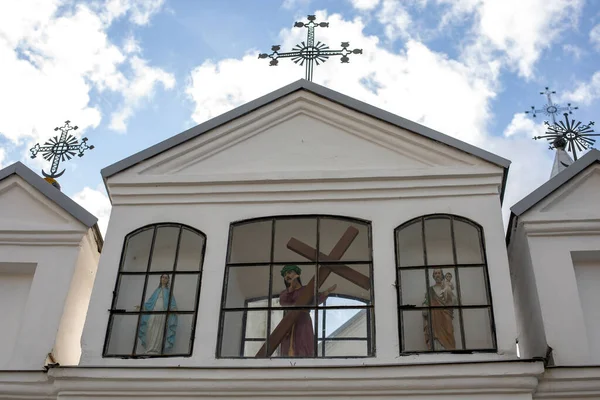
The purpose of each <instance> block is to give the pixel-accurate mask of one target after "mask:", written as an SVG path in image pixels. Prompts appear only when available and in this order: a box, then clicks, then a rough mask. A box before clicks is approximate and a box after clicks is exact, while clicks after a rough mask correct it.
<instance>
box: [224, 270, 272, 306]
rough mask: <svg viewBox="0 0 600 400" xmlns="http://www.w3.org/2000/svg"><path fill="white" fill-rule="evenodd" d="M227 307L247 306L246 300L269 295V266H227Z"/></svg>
mask: <svg viewBox="0 0 600 400" xmlns="http://www.w3.org/2000/svg"><path fill="white" fill-rule="evenodd" d="M226 290H227V293H226V296H225V307H227V308H241V307H246V302H248V301H254V300H256V299H262V298H268V297H269V266H268V265H261V266H240V267H228V268H227V289H226Z"/></svg>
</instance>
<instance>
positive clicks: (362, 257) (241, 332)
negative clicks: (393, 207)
mask: <svg viewBox="0 0 600 400" xmlns="http://www.w3.org/2000/svg"><path fill="white" fill-rule="evenodd" d="M372 268H373V266H372V252H371V227H370V224H369V223H368V222H365V221H361V220H356V219H349V218H342V217H332V216H293V217H292V216H287V217H275V218H263V219H257V220H250V221H242V222H239V223H234V224H232V226H231V230H230V237H229V249H228V254H227V265H226V268H225V284H224V288H223V298H222V307H221V318H220V328H219V343H218V350H217V354H218V356H219V357H242V358H254V357H367V356H372V355H374V348H375V345H374V334H373V330H374V320H373V319H374V315H373V290H372Z"/></svg>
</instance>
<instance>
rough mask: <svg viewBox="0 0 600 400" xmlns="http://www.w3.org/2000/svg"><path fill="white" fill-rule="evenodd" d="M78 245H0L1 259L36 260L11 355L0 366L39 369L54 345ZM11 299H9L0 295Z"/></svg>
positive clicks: (7, 260) (30, 261) (17, 261)
mask: <svg viewBox="0 0 600 400" xmlns="http://www.w3.org/2000/svg"><path fill="white" fill-rule="evenodd" d="M78 250H79V248H78V247H77V246H73V247H70V246H39V247H34V246H19V245H0V260H2V262H6V263H28V264H36V265H37V267H36V269H35V274H34V275H33V279H32V281H31V287H30V289H29V296H27V299H26V301H25V304H24V307H23V309H22V310H23V311H22V319H21V324H20V327H19V329H18V332H17V335H16V337H17V340H16V341H15V342H14V343H15V344H14V350H13V352H12V355H11V357H10V359H8V360H4V361H5V362H4V363H3V365H2V367H1V368H0V369H9V370H28V369H38V370H39V369H42V368H43V367H44V363H45V360H46V355H47V354H48V353H50V352H51V351H52V349H53V347H54V342H55V339H56V334H57V331H58V327H59V323H60V319H61V316H62V312H63V308H64V305H65V301H66V298H67V293H68V292H69V287H70V284H71V279H72V276H73V273H74V271H75V264H76V261H77V257H78ZM3 300H4V301H11V300H10V299H3Z"/></svg>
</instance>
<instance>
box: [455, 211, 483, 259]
mask: <svg viewBox="0 0 600 400" xmlns="http://www.w3.org/2000/svg"><path fill="white" fill-rule="evenodd" d="M453 224H454V241H455V243H456V260H457V262H458V263H459V264H482V263H483V259H482V258H481V240H480V237H479V229H477V228H476V227H475V226H473V225H471V224H468V223H466V222H463V221H460V220H456V219H455V220H454V222H453Z"/></svg>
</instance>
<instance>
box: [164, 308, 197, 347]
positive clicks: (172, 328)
mask: <svg viewBox="0 0 600 400" xmlns="http://www.w3.org/2000/svg"><path fill="white" fill-rule="evenodd" d="M193 321H194V314H169V323H170V324H169V327H168V328H167V329H168V335H167V338H166V339H165V347H164V353H163V354H170V355H171V354H182V355H186V354H190V346H191V335H192V330H193ZM175 323H176V324H175Z"/></svg>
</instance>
